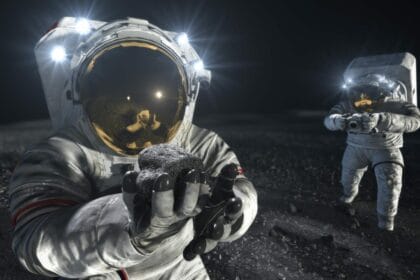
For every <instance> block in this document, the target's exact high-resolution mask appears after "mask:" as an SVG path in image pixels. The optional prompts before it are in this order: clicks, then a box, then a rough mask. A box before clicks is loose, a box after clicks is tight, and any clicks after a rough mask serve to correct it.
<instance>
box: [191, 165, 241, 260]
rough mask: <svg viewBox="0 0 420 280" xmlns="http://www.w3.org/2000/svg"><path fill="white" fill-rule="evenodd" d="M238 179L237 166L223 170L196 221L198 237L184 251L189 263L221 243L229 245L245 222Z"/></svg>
mask: <svg viewBox="0 0 420 280" xmlns="http://www.w3.org/2000/svg"><path fill="white" fill-rule="evenodd" d="M237 175H238V169H237V166H236V165H235V164H228V165H226V166H225V167H223V169H222V171H221V172H220V175H219V176H218V178H217V179H216V182H215V184H214V187H213V191H212V195H211V197H209V199H208V202H206V203H205V207H204V208H203V211H202V213H200V214H199V215H198V216H196V217H195V218H194V229H195V236H194V239H193V241H192V242H191V243H190V244H189V245H188V246H187V247H186V248H185V250H184V258H185V259H186V260H191V259H193V258H194V257H195V256H196V255H199V254H203V253H207V252H209V251H211V250H213V249H214V248H215V247H216V245H217V244H218V242H223V241H225V240H226V239H227V238H228V237H229V236H230V235H231V234H233V233H235V232H236V231H237V230H239V229H240V227H241V225H242V221H243V209H242V201H241V199H240V198H238V197H236V196H235V194H234V193H233V185H234V182H235V179H236V177H237Z"/></svg>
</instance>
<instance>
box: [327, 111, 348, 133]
mask: <svg viewBox="0 0 420 280" xmlns="http://www.w3.org/2000/svg"><path fill="white" fill-rule="evenodd" d="M324 125H325V126H326V127H327V128H328V129H330V130H345V129H346V117H345V116H344V115H342V114H332V115H329V116H327V117H326V118H325V120H324Z"/></svg>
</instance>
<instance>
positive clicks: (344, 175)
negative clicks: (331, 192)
mask: <svg viewBox="0 0 420 280" xmlns="http://www.w3.org/2000/svg"><path fill="white" fill-rule="evenodd" d="M367 166H368V162H367V159H366V158H365V156H364V154H363V151H362V148H356V147H353V146H347V148H346V151H345V152H344V156H343V161H342V170H341V184H342V186H343V195H342V196H341V197H340V201H341V202H344V203H352V202H353V200H354V198H355V197H356V195H357V193H358V192H359V184H360V181H361V180H362V177H363V174H365V172H366V170H367Z"/></svg>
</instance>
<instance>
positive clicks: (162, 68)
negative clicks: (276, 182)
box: [9, 17, 257, 279]
mask: <svg viewBox="0 0 420 280" xmlns="http://www.w3.org/2000/svg"><path fill="white" fill-rule="evenodd" d="M35 54H36V59H37V63H38V67H39V72H40V76H41V79H42V83H43V87H44V92H45V97H46V100H47V105H48V109H49V113H50V117H51V121H52V125H53V128H54V134H53V135H52V136H51V137H49V138H48V139H46V140H44V141H42V142H41V143H40V144H38V145H36V146H34V147H32V148H31V149H29V150H28V151H26V152H25V154H24V156H23V158H22V160H21V162H20V164H19V165H18V167H17V168H16V169H15V172H14V174H13V177H12V180H11V183H10V189H9V195H10V211H11V214H12V221H13V224H14V226H15V229H14V235H13V244H12V246H13V250H14V252H15V254H16V255H17V257H18V259H19V261H20V262H21V264H22V265H23V266H24V267H25V268H26V269H27V270H29V271H30V272H33V273H36V274H41V275H45V276H51V277H57V276H59V277H64V278H83V279H208V275H207V272H206V270H205V268H204V265H203V264H202V262H201V259H200V258H199V257H196V258H194V259H193V260H192V261H186V260H185V259H184V258H183V250H184V248H185V247H186V246H187V245H188V244H189V242H190V241H191V240H192V238H193V236H194V229H193V221H192V219H191V217H193V216H194V215H196V214H197V212H195V213H192V212H191V213H190V214H189V215H178V216H176V219H166V220H164V221H162V220H159V222H160V223H162V224H159V225H158V227H159V226H160V228H159V229H158V231H157V230H156V227H155V228H153V229H151V227H150V225H145V226H144V227H145V228H146V232H148V231H152V232H151V235H149V237H150V236H153V239H148V240H145V239H144V240H137V241H139V242H137V243H133V236H132V233H131V232H130V230H129V229H130V228H132V227H131V223H132V222H133V221H132V220H131V219H130V214H133V213H129V212H128V208H127V205H126V203H125V201H124V199H123V195H122V194H121V185H122V180H123V175H124V174H126V172H127V170H133V169H134V170H138V169H139V166H138V153H139V152H140V151H143V150H144V149H145V148H147V147H151V146H154V145H155V144H159V143H170V144H173V145H175V146H176V147H179V148H181V149H182V150H183V151H185V152H186V153H189V154H192V155H194V156H196V157H198V158H200V159H201V160H202V163H203V166H204V169H205V170H206V171H207V173H208V174H210V175H211V176H214V177H216V176H218V174H219V173H220V171H221V169H222V168H223V167H224V166H225V165H226V164H229V163H235V164H239V162H238V160H237V158H236V156H235V154H234V153H233V152H232V150H231V149H230V148H229V146H228V145H227V144H226V143H225V142H224V141H223V140H222V139H221V138H220V137H219V136H218V135H217V134H216V133H214V132H212V131H209V130H206V129H202V128H199V127H197V126H195V125H193V124H192V117H193V111H194V105H195V102H196V99H197V94H198V91H199V87H200V85H208V84H209V82H210V72H209V71H208V70H206V69H205V68H204V65H203V63H202V61H201V60H200V59H199V57H198V55H197V53H196V52H195V51H194V49H193V48H192V47H191V45H190V44H189V42H188V38H187V37H186V35H185V34H183V33H181V34H177V33H173V32H167V31H163V30H161V29H159V28H158V27H156V26H154V25H151V24H149V23H148V22H147V21H145V20H141V19H135V18H128V19H126V20H118V21H114V22H110V23H106V22H99V21H89V20H86V19H76V18H70V17H66V18H63V19H62V20H60V21H59V22H58V24H57V25H56V26H54V27H53V28H52V29H51V30H50V31H49V32H48V33H47V34H45V35H44V36H43V37H42V38H41V40H40V41H39V43H38V44H37V46H36V48H35ZM191 186H193V187H194V184H192V185H191ZM233 191H234V193H235V195H236V196H237V197H239V198H240V199H241V200H242V205H243V208H242V212H243V218H242V223H241V224H239V226H238V224H237V228H236V229H235V230H232V231H231V232H230V234H225V235H224V236H223V238H222V240H221V241H233V240H235V239H237V238H239V237H240V236H242V235H243V234H244V233H245V232H246V231H247V229H248V228H249V226H250V225H251V223H252V222H253V220H254V218H255V216H256V213H257V194H256V191H255V189H254V187H253V185H252V183H251V182H250V181H248V180H247V179H246V178H245V176H244V175H243V174H240V175H238V177H237V178H236V180H235V181H234V186H233ZM157 193H158V192H157V191H156V193H154V198H153V199H152V216H153V211H154V213H155V214H156V212H159V211H168V210H169V212H172V208H171V209H168V207H167V205H171V204H169V203H168V204H167V205H166V204H165V205H163V204H159V203H160V202H165V203H166V202H167V201H170V200H171V199H172V203H173V199H174V198H173V197H172V196H173V193H172V196H162V195H161V197H160V198H159V197H158V198H156V197H155V196H158V194H157ZM190 196H191V195H190ZM193 196H194V194H193ZM195 197H196V199H197V195H195ZM155 198H156V199H155ZM153 203H154V204H153ZM156 203H157V204H158V205H156ZM193 206H194V205H193ZM159 207H161V208H159ZM162 207H163V208H162ZM189 207H191V205H189ZM162 209H163V210H162ZM184 210H185V211H184V212H185V213H186V212H187V210H188V209H184ZM189 210H191V209H189ZM184 212H182V213H184ZM180 220H183V223H182V226H180V227H179V226H178V227H171V226H172V223H174V224H175V223H176V222H179V221H180ZM152 224H153V221H152ZM178 225H179V223H178ZM226 226H229V225H226ZM169 227H171V231H170V232H169V230H168V231H166V230H165V229H167V228H169ZM174 228H176V230H174ZM153 230H154V231H153ZM148 233H150V232H148ZM225 233H226V232H225ZM228 233H229V232H228ZM146 243H147V244H146ZM144 244H146V245H144ZM137 245H138V246H137Z"/></svg>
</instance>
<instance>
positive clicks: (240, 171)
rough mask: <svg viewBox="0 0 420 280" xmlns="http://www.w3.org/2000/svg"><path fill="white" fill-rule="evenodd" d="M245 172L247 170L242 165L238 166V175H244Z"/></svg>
mask: <svg viewBox="0 0 420 280" xmlns="http://www.w3.org/2000/svg"><path fill="white" fill-rule="evenodd" d="M244 173H245V170H244V169H243V168H242V167H241V166H238V175H243V174H244Z"/></svg>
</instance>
